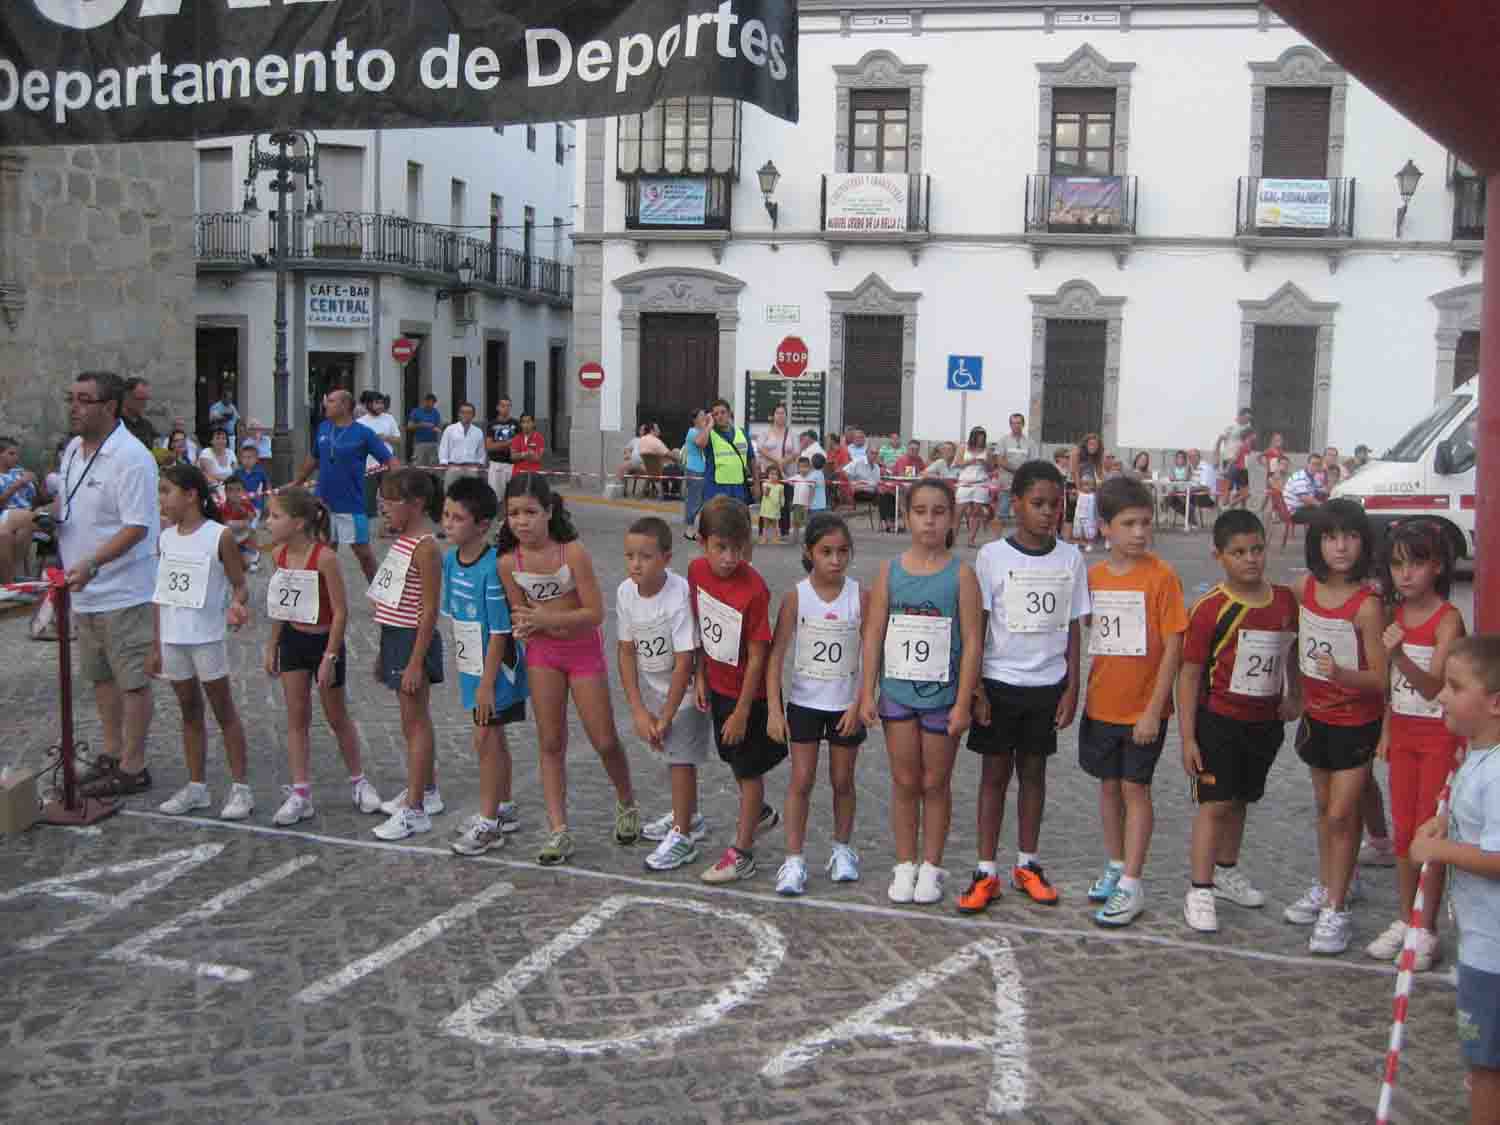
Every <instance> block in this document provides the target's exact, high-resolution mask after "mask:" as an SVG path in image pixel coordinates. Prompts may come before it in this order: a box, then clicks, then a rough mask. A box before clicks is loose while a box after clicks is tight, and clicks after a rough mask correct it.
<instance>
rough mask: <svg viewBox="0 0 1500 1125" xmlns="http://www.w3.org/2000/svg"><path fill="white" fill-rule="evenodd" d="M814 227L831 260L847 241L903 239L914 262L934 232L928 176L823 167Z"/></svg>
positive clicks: (896, 241)
mask: <svg viewBox="0 0 1500 1125" xmlns="http://www.w3.org/2000/svg"><path fill="white" fill-rule="evenodd" d="M818 226H819V228H820V229H821V230H822V231H823V238H824V241H825V242H826V243H827V244H828V250H829V253H830V254H831V255H832V257H833V260H834V261H835V262H837V261H838V259H839V254H840V253H841V252H842V250H843V248H844V247H845V246H847V245H850V244H854V243H861V242H894V243H898V244H904V245H905V246H906V248H907V249H908V250H909V251H910V253H911V256H912V261H913V262H915V261H916V259H917V256H918V254H919V253H920V252H921V248H922V246H923V245H924V244H925V243H926V242H927V241H928V239H929V238H930V237H931V234H932V177H931V176H929V175H926V174H924V173H920V172H825V173H824V174H823V182H822V187H821V190H820V192H819V196H818Z"/></svg>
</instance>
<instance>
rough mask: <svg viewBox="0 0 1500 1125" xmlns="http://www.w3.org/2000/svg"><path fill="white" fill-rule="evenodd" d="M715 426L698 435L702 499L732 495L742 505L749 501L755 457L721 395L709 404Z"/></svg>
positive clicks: (731, 409) (731, 410)
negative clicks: (702, 470)
mask: <svg viewBox="0 0 1500 1125" xmlns="http://www.w3.org/2000/svg"><path fill="white" fill-rule="evenodd" d="M709 411H710V413H711V414H712V415H713V425H712V426H711V427H710V428H709V429H707V430H705V431H703V432H701V433H699V434H698V436H697V437H696V438H695V439H694V441H695V442H696V443H697V444H698V446H699V447H700V448H701V449H702V450H703V452H704V461H705V462H706V466H705V471H704V475H703V502H704V503H705V504H706V503H708V502H709V501H710V500H712V499H713V498H714V497H715V496H718V495H721V494H723V495H728V496H733V497H734V498H735V499H736V500H738V501H740V503H742V504H749V503H750V486H751V484H752V483H753V481H754V479H755V476H754V468H753V466H754V464H755V459H754V457H753V455H752V454H751V451H750V439H749V438H748V437H746V436H745V431H744V430H742V429H740V428H739V427H738V426H736V425H735V424H734V410H733V408H732V407H731V406H730V405H729V403H727V402H725V401H724V400H723V399H722V398H720V399H715V400H714V403H713V405H712V406H710V407H709Z"/></svg>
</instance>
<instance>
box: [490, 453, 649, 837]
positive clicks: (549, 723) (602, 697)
mask: <svg viewBox="0 0 1500 1125" xmlns="http://www.w3.org/2000/svg"><path fill="white" fill-rule="evenodd" d="M499 547H500V581H501V582H502V583H503V584H504V586H505V595H506V597H507V599H509V601H510V606H511V621H512V624H513V626H514V629H515V638H516V640H518V641H520V642H521V643H522V644H524V645H525V651H526V669H527V675H528V676H529V678H530V681H531V702H532V707H533V710H534V713H535V715H536V729H537V741H538V742H539V743H540V746H541V773H542V794H543V797H544V798H545V799H546V802H547V819H548V821H549V822H550V824H551V831H550V832H549V833H548V835H547V840H546V843H544V844H543V845H542V850H541V852H540V853H538V855H537V862H538V863H542V864H547V865H551V864H557V863H565V862H566V861H567V860H568V859H569V858H571V857H572V855H573V837H572V835H571V834H570V833H569V831H568V812H567V806H568V776H567V766H566V762H565V757H564V756H565V754H566V752H567V740H568V716H567V706H568V693H569V691H570V690H571V692H572V695H573V705H574V706H575V707H576V708H577V709H578V717H579V719H581V720H582V721H583V729H584V731H585V732H586V733H587V734H588V737H589V741H590V742H591V743H593V746H594V749H595V750H596V751H598V753H599V757H600V758H601V759H602V760H603V762H604V769H605V772H606V773H608V774H609V779H610V781H611V782H613V783H614V787H615V796H616V801H615V843H617V844H621V845H629V844H633V843H635V841H636V839H637V838H638V837H639V836H640V834H641V814H640V811H639V810H638V809H637V808H636V803H635V794H634V791H633V790H632V789H631V785H630V762H629V760H628V759H627V758H626V757H625V751H624V749H623V748H622V747H621V745H620V736H619V734H618V732H617V731H616V730H615V716H614V711H613V709H612V708H611V706H610V701H609V678H608V673H607V670H606V665H605V663H604V635H603V633H602V632H601V631H600V626H601V625H602V624H603V622H604V599H603V597H602V596H601V594H600V593H599V580H598V579H597V578H596V577H595V576H594V564H593V562H592V561H591V560H590V559H589V554H588V551H586V550H585V549H584V546H583V544H582V543H580V542H579V541H578V532H577V531H575V530H574V528H573V521H572V520H571V519H570V518H569V517H568V513H567V510H566V509H565V508H564V507H563V499H562V497H561V496H557V495H555V494H554V493H553V492H552V489H551V487H550V486H549V485H548V484H547V478H546V477H544V476H541V475H540V474H537V473H517V474H516V475H515V476H513V477H512V478H511V480H510V484H509V485H507V486H506V489H505V522H504V523H503V524H502V525H501V527H500V543H499Z"/></svg>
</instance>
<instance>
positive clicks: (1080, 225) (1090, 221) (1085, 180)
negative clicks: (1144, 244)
mask: <svg viewBox="0 0 1500 1125" xmlns="http://www.w3.org/2000/svg"><path fill="white" fill-rule="evenodd" d="M1138 194H1139V183H1138V181H1137V177H1135V176H1064V175H1057V174H1052V175H1047V174H1041V173H1039V174H1036V175H1031V176H1027V177H1026V213H1025V215H1024V216H1023V217H1024V220H1025V229H1026V241H1027V244H1028V245H1030V247H1031V254H1032V258H1033V260H1034V261H1035V262H1036V264H1037V265H1040V264H1041V261H1042V258H1043V257H1045V256H1046V254H1047V251H1048V250H1052V249H1066V248H1070V247H1071V248H1075V249H1077V248H1090V249H1107V250H1110V251H1111V252H1113V253H1114V255H1115V260H1116V262H1117V263H1118V264H1119V265H1121V266H1124V264H1125V260H1126V258H1127V257H1128V256H1129V254H1130V248H1131V246H1132V245H1133V244H1134V242H1135V233H1136V231H1135V224H1136V206H1137V203H1136V200H1137V196H1138Z"/></svg>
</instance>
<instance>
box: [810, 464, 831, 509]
mask: <svg viewBox="0 0 1500 1125" xmlns="http://www.w3.org/2000/svg"><path fill="white" fill-rule="evenodd" d="M827 464H828V459H827V458H826V457H824V456H823V455H822V454H821V453H814V454H813V455H812V472H810V473H808V474H807V478H806V479H808V480H810V481H812V486H813V492H812V504H811V505H810V506H809V507H808V511H809V512H826V511H828V480H827V478H826V477H825V476H824V475H823V466H825V465H827Z"/></svg>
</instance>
